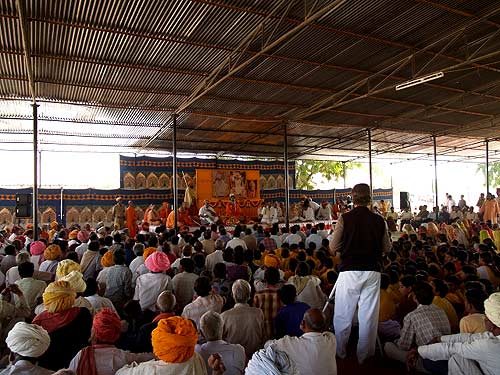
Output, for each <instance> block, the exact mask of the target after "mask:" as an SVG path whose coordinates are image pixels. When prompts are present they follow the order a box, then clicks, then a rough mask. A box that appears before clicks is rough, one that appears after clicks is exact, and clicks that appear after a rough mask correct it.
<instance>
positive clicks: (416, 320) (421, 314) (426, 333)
mask: <svg viewBox="0 0 500 375" xmlns="http://www.w3.org/2000/svg"><path fill="white" fill-rule="evenodd" d="M450 333H451V330H450V322H449V321H448V317H447V316H446V313H445V312H444V311H443V309H441V308H439V307H437V306H436V305H432V304H431V305H418V307H417V308H416V309H415V310H413V311H412V312H411V313H409V314H408V315H406V316H405V318H404V320H403V328H402V329H401V337H400V338H399V340H398V341H397V345H398V346H399V348H400V349H401V350H410V349H411V348H412V347H413V346H415V345H416V346H421V345H427V344H428V343H429V342H430V341H431V340H432V339H433V338H435V337H441V336H443V335H449V334H450Z"/></svg>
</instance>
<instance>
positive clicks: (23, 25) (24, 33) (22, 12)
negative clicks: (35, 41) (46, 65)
mask: <svg viewBox="0 0 500 375" xmlns="http://www.w3.org/2000/svg"><path fill="white" fill-rule="evenodd" d="M16 9H17V13H18V14H19V28H20V29H21V40H22V43H23V49H24V64H25V66H26V71H27V73H28V82H29V87H30V92H31V99H32V101H33V104H36V91H35V79H34V75H33V67H32V66H31V56H30V54H31V52H30V43H29V40H28V22H27V21H26V9H25V6H24V1H22V0H16Z"/></svg>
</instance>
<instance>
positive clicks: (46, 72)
mask: <svg viewBox="0 0 500 375" xmlns="http://www.w3.org/2000/svg"><path fill="white" fill-rule="evenodd" d="M0 25H1V27H0V147H2V148H9V147H10V148H15V147H22V145H23V144H24V143H26V146H27V147H28V146H29V144H31V143H32V140H33V136H32V132H33V126H32V118H33V111H32V109H31V106H30V104H31V103H32V102H37V103H38V104H39V108H38V119H39V122H38V129H39V138H38V141H39V144H40V149H41V150H44V149H49V148H51V149H52V148H60V149H71V150H110V149H111V148H113V150H116V151H118V152H124V151H128V152H166V151H170V150H171V149H172V114H177V115H178V117H177V151H179V152H196V153H204V154H210V155H214V154H217V155H248V156H254V157H266V158H281V157H283V144H284V140H283V134H284V124H285V123H286V124H287V126H288V128H287V129H288V157H289V158H290V159H296V158H312V159H336V160H342V161H350V160H362V159H364V158H366V156H367V152H368V144H367V143H368V141H367V129H371V140H372V152H373V158H375V159H404V160H406V159H411V160H413V159H429V160H430V159H432V158H433V139H432V136H436V137H437V153H438V159H439V160H440V161H460V162H468V161H473V162H478V161H482V159H483V158H484V153H485V151H484V148H485V147H484V142H485V140H486V139H487V140H488V141H489V151H490V162H493V161H497V160H500V155H499V154H498V152H500V142H499V141H497V140H498V139H500V127H499V126H498V124H499V122H500V118H499V116H500V3H499V2H498V1H495V0H470V1H460V2H457V1H448V0H433V1H430V0H429V1H428V0H401V1H390V0H378V1H371V2H367V1H364V0H343V1H341V0H330V1H325V0H316V1H312V0H311V1H302V0H301V1H298V0H297V1H293V0H288V1H278V0H277V1H267V0H251V1H250V0H235V1H218V0H177V1H163V0H137V1H134V2H126V1H119V0H116V1H98V0H81V1H66V0H58V1H56V0H47V1H43V2H31V1H23V0H17V1H14V0H2V1H0ZM435 73H443V77H441V78H438V79H433V80H429V81H426V82H423V83H420V84H417V85H406V86H409V87H406V88H404V89H402V90H396V86H397V85H401V84H404V83H405V82H408V81H411V80H414V79H418V78H421V77H426V76H429V75H432V74H435ZM438 75H439V76H441V74H438ZM424 81H425V80H424ZM19 145H21V146H19Z"/></svg>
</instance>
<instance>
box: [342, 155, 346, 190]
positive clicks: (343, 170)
mask: <svg viewBox="0 0 500 375" xmlns="http://www.w3.org/2000/svg"><path fill="white" fill-rule="evenodd" d="M342 178H343V179H344V189H345V188H346V182H345V178H346V167H345V161H343V162H342Z"/></svg>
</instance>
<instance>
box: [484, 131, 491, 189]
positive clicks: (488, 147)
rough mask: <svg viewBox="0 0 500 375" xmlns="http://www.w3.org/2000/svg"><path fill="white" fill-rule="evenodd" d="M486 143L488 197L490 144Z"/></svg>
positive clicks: (488, 185)
mask: <svg viewBox="0 0 500 375" xmlns="http://www.w3.org/2000/svg"><path fill="white" fill-rule="evenodd" d="M485 143H486V195H488V194H489V193H490V142H489V141H488V140H486V141H485Z"/></svg>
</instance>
